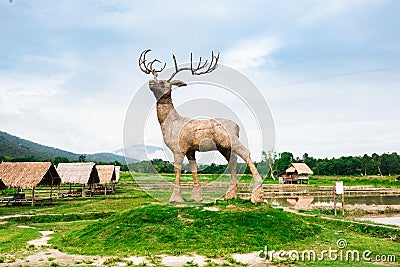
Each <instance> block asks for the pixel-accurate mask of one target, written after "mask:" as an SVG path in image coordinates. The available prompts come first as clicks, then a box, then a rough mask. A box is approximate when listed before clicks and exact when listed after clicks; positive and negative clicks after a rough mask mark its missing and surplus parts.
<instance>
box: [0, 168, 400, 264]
mask: <svg viewBox="0 0 400 267" xmlns="http://www.w3.org/2000/svg"><path fill="white" fill-rule="evenodd" d="M134 176H135V177H136V178H137V177H139V178H140V179H142V180H146V178H149V177H150V175H145V174H134ZM173 178H174V177H173V175H169V176H168V177H166V178H165V179H167V180H171V181H172V180H173ZM392 178H393V177H392ZM162 179H164V178H162ZM185 179H186V180H185ZM202 179H203V181H205V180H206V179H208V180H209V181H211V180H213V179H214V180H215V177H214V176H212V175H202V176H200V180H202ZM223 179H227V181H229V179H230V178H229V176H228V175H226V176H224V177H223ZM390 179H391V178H388V177H384V178H377V177H373V178H369V177H326V176H324V177H320V176H313V177H311V179H310V184H311V185H312V184H315V185H332V181H336V180H341V181H344V182H345V185H369V184H368V183H373V184H371V185H378V186H385V187H386V186H387V185H391V186H393V183H392V182H391V180H390ZM184 181H191V176H190V175H184ZM250 181H251V176H243V178H242V180H241V182H250ZM271 181H272V180H271ZM271 181H270V180H265V182H266V183H269V182H271ZM275 182H276V181H274V183H275ZM165 194H168V195H169V194H170V192H165ZM206 206H207V205H206ZM208 206H212V207H214V205H212V204H209V205H208ZM215 207H217V208H218V209H219V210H220V211H207V210H204V209H203V206H196V205H194V203H186V205H184V206H182V205H175V206H173V205H164V204H161V203H158V202H157V201H156V200H155V199H154V198H152V197H150V196H148V195H147V194H146V193H145V192H143V191H141V190H140V189H139V188H138V187H137V184H136V182H135V180H134V179H132V176H130V174H128V173H123V174H122V176H121V183H120V184H119V185H118V186H117V192H116V193H115V194H114V195H109V196H103V195H99V196H95V197H91V198H65V199H54V204H53V205H47V206H43V207H41V206H35V207H31V206H28V205H27V206H10V207H0V216H2V215H12V214H25V215H35V216H34V217H19V218H11V219H7V223H4V224H0V259H1V258H2V257H4V255H5V254H6V253H20V252H24V251H25V249H26V245H27V244H26V242H27V241H28V240H32V239H35V238H38V237H40V233H39V232H38V231H39V230H53V231H55V234H53V239H52V240H50V243H51V244H52V245H53V246H54V247H56V248H58V249H60V250H62V251H65V252H69V253H83V254H90V255H98V254H100V255H110V256H113V257H114V258H121V257H123V256H124V255H126V256H128V255H145V256H147V257H148V259H154V258H155V257H156V255H160V254H163V253H164V254H170V255H180V254H191V253H197V254H200V255H205V256H207V257H223V258H225V259H227V260H229V259H230V257H231V254H232V253H247V252H252V251H259V250H262V249H263V248H264V246H265V245H267V246H268V248H269V249H274V250H286V251H287V250H290V249H297V250H305V249H315V250H316V251H317V252H320V251H322V250H323V249H328V248H329V247H332V248H335V247H336V241H337V239H338V238H345V239H346V240H347V242H348V244H349V247H348V248H349V249H357V250H360V251H363V250H366V249H369V250H371V251H373V252H374V253H375V254H379V253H381V254H393V255H396V256H397V259H398V261H399V260H400V254H399V252H400V240H399V239H400V238H399V236H400V231H399V230H393V229H388V228H383V227H379V226H365V225H360V224H357V223H354V222H351V221H350V222H346V221H345V222H340V221H329V220H326V219H321V218H320V217H318V216H314V217H309V216H308V217H306V216H300V215H296V214H292V213H287V212H284V211H282V210H279V209H274V208H271V207H270V206H269V205H266V204H261V205H256V206H254V205H252V204H250V202H249V201H244V200H236V201H218V202H217V204H216V205H215ZM328 212H329V211H328ZM316 214H317V215H322V214H323V213H322V212H316ZM3 222H5V220H3ZM0 223H2V221H1V220H0ZM18 225H30V226H34V227H35V229H30V228H18V227H17V226H18ZM393 240H394V241H393ZM53 263H56V260H54V262H53ZM231 264H232V265H235V264H234V263H233V261H232V263H231ZM284 264H292V263H290V262H287V261H286V262H284ZM295 265H298V266H354V265H356V266H371V264H370V263H364V262H360V263H357V264H354V263H346V262H330V261H324V262H317V263H315V262H313V263H309V262H297V263H295ZM188 266H193V265H188ZM210 266H211V265H210ZM235 266H239V265H238V264H236V265H235Z"/></svg>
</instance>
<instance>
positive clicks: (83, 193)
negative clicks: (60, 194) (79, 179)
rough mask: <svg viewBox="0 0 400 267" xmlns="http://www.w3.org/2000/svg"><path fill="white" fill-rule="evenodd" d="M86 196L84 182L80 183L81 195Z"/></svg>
mask: <svg viewBox="0 0 400 267" xmlns="http://www.w3.org/2000/svg"><path fill="white" fill-rule="evenodd" d="M85 196H86V192H85V184H82V197H85Z"/></svg>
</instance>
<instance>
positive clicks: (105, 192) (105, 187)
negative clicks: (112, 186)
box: [104, 184, 107, 195]
mask: <svg viewBox="0 0 400 267" xmlns="http://www.w3.org/2000/svg"><path fill="white" fill-rule="evenodd" d="M104 195H107V184H104Z"/></svg>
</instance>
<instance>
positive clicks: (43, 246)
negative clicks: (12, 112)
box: [0, 225, 273, 267]
mask: <svg viewBox="0 0 400 267" xmlns="http://www.w3.org/2000/svg"><path fill="white" fill-rule="evenodd" d="M18 227H20V228H33V227H30V226H24V225H20V226H18ZM40 233H41V234H42V236H41V237H40V238H37V239H33V240H30V241H28V242H27V245H28V247H30V248H34V249H33V250H32V249H29V250H27V251H26V252H24V253H22V254H21V253H20V254H18V255H11V254H10V255H6V259H5V261H4V262H3V263H0V267H7V266H8V267H19V266H32V267H36V266H51V265H56V264H57V265H63V266H87V265H90V266H121V267H122V266H128V265H141V266H154V265H156V264H157V265H160V264H161V265H163V266H171V267H182V266H184V265H185V264H187V263H193V264H197V265H198V266H205V265H206V264H207V263H208V262H214V263H216V264H218V265H223V264H229V261H227V260H224V259H210V258H206V257H204V256H200V255H195V254H194V255H181V256H169V255H159V256H158V257H157V259H153V260H149V259H148V258H146V257H137V256H131V257H127V258H117V257H102V256H87V255H74V254H67V253H64V252H61V251H59V250H58V249H54V248H51V247H50V245H49V244H48V241H49V240H50V239H51V235H52V234H53V231H40ZM232 259H234V260H235V261H236V262H240V263H243V264H247V266H250V267H257V266H273V265H271V264H270V263H269V262H266V261H263V260H262V259H260V258H259V257H258V253H257V252H254V253H249V254H234V255H232Z"/></svg>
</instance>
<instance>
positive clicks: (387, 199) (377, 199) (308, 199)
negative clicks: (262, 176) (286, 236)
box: [266, 195, 400, 207]
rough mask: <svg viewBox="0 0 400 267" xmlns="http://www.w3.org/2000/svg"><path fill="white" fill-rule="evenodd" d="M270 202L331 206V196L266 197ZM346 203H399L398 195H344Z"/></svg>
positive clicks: (338, 200)
mask: <svg viewBox="0 0 400 267" xmlns="http://www.w3.org/2000/svg"><path fill="white" fill-rule="evenodd" d="M266 201H268V203H271V204H276V205H280V206H283V207H293V206H303V207H324V206H333V196H332V197H327V196H315V197H313V196H305V197H290V198H286V197H285V198H266ZM337 203H338V205H340V203H341V196H338V198H337ZM345 203H346V205H400V196H381V195H377V196H346V198H345Z"/></svg>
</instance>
